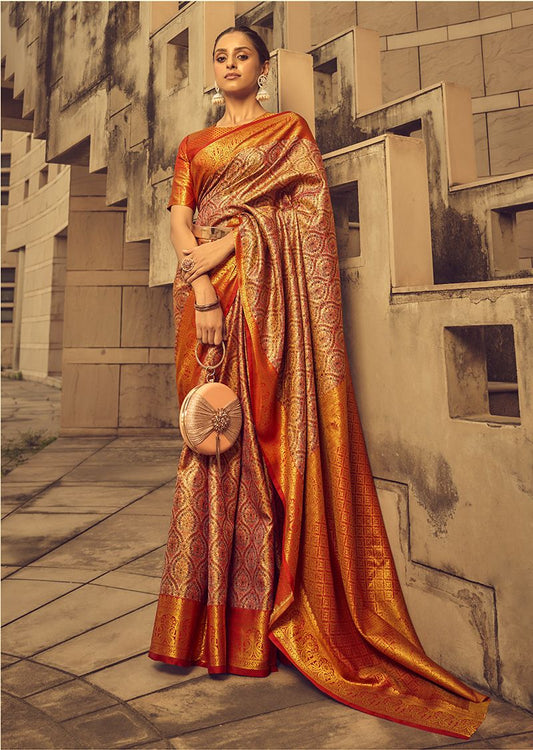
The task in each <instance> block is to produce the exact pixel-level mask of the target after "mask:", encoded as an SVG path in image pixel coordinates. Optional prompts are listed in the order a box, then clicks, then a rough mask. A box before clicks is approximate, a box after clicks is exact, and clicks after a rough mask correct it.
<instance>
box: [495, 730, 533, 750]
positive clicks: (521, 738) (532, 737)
mask: <svg viewBox="0 0 533 750" xmlns="http://www.w3.org/2000/svg"><path fill="white" fill-rule="evenodd" d="M491 742H492V747H496V748H502V750H504V749H505V748H522V747H524V748H528V750H531V748H532V747H533V732H526V733H525V734H513V735H509V736H507V737H498V738H497V739H494V740H491Z"/></svg>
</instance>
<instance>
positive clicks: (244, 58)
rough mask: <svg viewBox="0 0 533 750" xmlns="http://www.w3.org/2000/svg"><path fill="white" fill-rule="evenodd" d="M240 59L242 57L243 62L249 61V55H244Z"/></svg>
mask: <svg viewBox="0 0 533 750" xmlns="http://www.w3.org/2000/svg"><path fill="white" fill-rule="evenodd" d="M239 57H241V58H242V59H243V60H247V59H248V55H244V54H242V55H239Z"/></svg>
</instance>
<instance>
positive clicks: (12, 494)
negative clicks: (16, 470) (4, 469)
mask: <svg viewBox="0 0 533 750" xmlns="http://www.w3.org/2000/svg"><path fill="white" fill-rule="evenodd" d="M21 468H22V467H21ZM49 486H50V482H48V481H43V480H38V481H35V480H34V481H23V482H22V481H19V482H16V481H14V480H13V472H12V471H11V472H10V473H9V474H6V476H4V477H2V507H4V506H5V507H10V508H15V507H17V508H18V507H20V506H21V505H22V504H23V503H25V502H27V501H28V500H31V498H32V497H34V496H35V495H37V494H39V492H42V491H43V490H45V489H46V488H47V487H49Z"/></svg>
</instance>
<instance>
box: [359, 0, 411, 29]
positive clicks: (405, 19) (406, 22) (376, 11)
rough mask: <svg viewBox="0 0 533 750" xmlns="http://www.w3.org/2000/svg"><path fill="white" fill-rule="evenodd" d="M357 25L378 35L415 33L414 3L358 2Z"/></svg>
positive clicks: (399, 0)
mask: <svg viewBox="0 0 533 750" xmlns="http://www.w3.org/2000/svg"><path fill="white" fill-rule="evenodd" d="M357 25H358V26H364V27H365V28H367V29H374V31H377V32H378V33H379V34H401V33H402V32H404V31H416V3H414V2H404V0H397V1H396V2H390V3H384V2H372V1H371V0H370V2H358V3H357Z"/></svg>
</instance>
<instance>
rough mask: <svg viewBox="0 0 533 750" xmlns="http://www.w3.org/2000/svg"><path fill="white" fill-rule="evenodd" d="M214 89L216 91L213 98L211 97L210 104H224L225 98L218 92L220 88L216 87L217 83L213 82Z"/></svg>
mask: <svg viewBox="0 0 533 750" xmlns="http://www.w3.org/2000/svg"><path fill="white" fill-rule="evenodd" d="M215 89H216V91H215V93H214V94H213V98H212V99H211V104H213V105H214V106H218V105H219V104H224V102H225V99H224V97H223V96H222V94H221V93H220V89H219V87H218V84H216V83H215Z"/></svg>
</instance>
